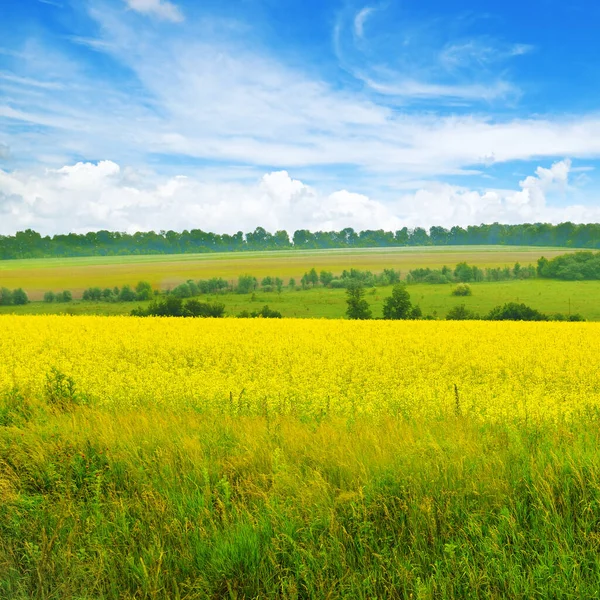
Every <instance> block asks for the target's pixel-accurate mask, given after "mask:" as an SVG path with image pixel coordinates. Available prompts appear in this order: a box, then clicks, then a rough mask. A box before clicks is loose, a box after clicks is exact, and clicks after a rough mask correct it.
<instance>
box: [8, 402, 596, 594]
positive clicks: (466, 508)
mask: <svg viewBox="0 0 600 600" xmlns="http://www.w3.org/2000/svg"><path fill="white" fill-rule="evenodd" d="M458 412H459V411H457V415H456V416H448V417H445V418H440V419H439V420H431V421H429V422H419V421H411V420H406V419H403V418H393V417H387V416H386V417H380V418H369V419H367V418H360V417H358V418H353V419H339V418H336V417H332V416H328V415H327V414H326V412H323V413H322V414H320V415H319V416H317V417H314V418H310V419H309V418H300V417H294V416H289V415H287V416H280V415H278V414H277V413H276V412H265V414H264V415H263V416H231V415H227V414H219V415H216V414H210V413H203V414H201V413H198V412H195V411H193V410H184V409H181V410H170V411H167V410H161V411H158V410H154V409H150V408H144V409H140V410H137V411H135V412H133V411H132V412H127V411H124V410H122V409H121V410H118V411H117V410H115V409H110V408H98V407H94V406H89V405H88V406H86V405H84V404H76V403H73V404H72V405H69V404H68V403H67V402H66V401H65V402H64V403H58V404H56V403H54V404H49V403H47V402H44V401H42V400H39V399H35V398H29V397H27V396H23V395H22V394H20V393H19V392H18V391H13V392H12V393H11V394H8V395H6V396H5V397H4V398H3V399H2V400H0V598H3V599H4V598H6V599H15V600H19V599H25V598H27V599H30V598H40V599H46V600H50V599H61V600H64V599H71V598H73V599H75V598H77V599H80V600H83V599H104V598H106V599H115V600H116V599H118V598H129V599H133V598H135V599H138V598H140V599H142V598H144V599H145V598H148V599H150V598H152V599H161V598H165V599H166V598H176V599H177V598H179V599H184V598H185V599H193V598H194V599H195V598H421V599H425V598H432V599H433V598H597V597H600V583H599V581H600V580H599V577H598V573H600V552H599V551H600V451H599V448H600V445H599V442H600V433H599V428H598V421H597V420H596V417H595V416H594V415H590V416H589V417H588V418H587V419H583V418H578V419H577V420H575V421H573V422H571V423H564V424H560V425H556V424H555V425H540V424H535V423H531V422H525V421H519V422H506V423H503V424H496V425H490V424H482V423H481V422H475V421H471V420H470V419H469V418H468V417H467V416H461V415H460V414H458Z"/></svg>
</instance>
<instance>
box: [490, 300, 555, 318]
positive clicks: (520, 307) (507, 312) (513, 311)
mask: <svg viewBox="0 0 600 600" xmlns="http://www.w3.org/2000/svg"><path fill="white" fill-rule="evenodd" d="M486 318H487V319H488V320H489V321H547V320H548V317H547V316H546V315H544V314H543V313H541V312H539V311H538V310H536V309H535V308H531V307H529V306H527V305H526V304H522V303H521V304H518V303H517V302H509V303H508V304H505V305H504V306H496V307H495V308H493V309H492V310H491V311H490V313H489V314H488V316H487V317H486Z"/></svg>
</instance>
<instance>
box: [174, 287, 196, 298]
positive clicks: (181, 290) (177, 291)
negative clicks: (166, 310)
mask: <svg viewBox="0 0 600 600" xmlns="http://www.w3.org/2000/svg"><path fill="white" fill-rule="evenodd" d="M171 294H172V295H173V296H175V297H176V298H191V297H192V290H191V289H190V286H189V284H188V283H181V284H179V285H178V286H177V287H175V288H174V289H173V290H172V291H171Z"/></svg>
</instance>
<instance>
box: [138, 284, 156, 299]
mask: <svg viewBox="0 0 600 600" xmlns="http://www.w3.org/2000/svg"><path fill="white" fill-rule="evenodd" d="M153 295H154V292H153V291H152V286H151V285H150V283H148V282H147V281H140V282H139V283H138V284H137V285H136V286H135V299H136V300H139V301H144V300H151V299H152V297H153Z"/></svg>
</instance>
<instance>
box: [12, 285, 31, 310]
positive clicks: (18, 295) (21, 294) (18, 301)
mask: <svg viewBox="0 0 600 600" xmlns="http://www.w3.org/2000/svg"><path fill="white" fill-rule="evenodd" d="M12 301H13V304H15V305H17V306H19V305H23V304H28V303H29V297H28V296H27V293H26V292H25V290H23V289H21V288H17V289H16V290H14V291H13V293H12Z"/></svg>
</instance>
